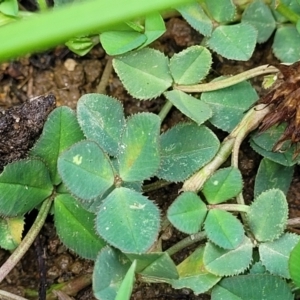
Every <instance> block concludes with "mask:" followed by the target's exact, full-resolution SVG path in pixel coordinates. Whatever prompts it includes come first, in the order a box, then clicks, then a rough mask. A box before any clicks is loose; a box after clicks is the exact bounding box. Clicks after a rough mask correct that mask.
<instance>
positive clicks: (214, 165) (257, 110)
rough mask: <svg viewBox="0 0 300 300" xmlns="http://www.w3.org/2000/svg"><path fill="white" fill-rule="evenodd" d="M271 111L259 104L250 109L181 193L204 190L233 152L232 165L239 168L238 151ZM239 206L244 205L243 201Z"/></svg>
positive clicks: (188, 181)
mask: <svg viewBox="0 0 300 300" xmlns="http://www.w3.org/2000/svg"><path fill="white" fill-rule="evenodd" d="M269 111H270V107H269V106H266V105H265V104H259V105H257V106H255V107H253V108H252V109H250V110H249V111H248V113H247V114H246V115H245V116H244V118H243V119H242V120H241V122H240V123H239V124H238V125H237V126H236V127H235V129H234V130H233V131H232V132H231V133H230V134H229V136H228V137H227V138H226V139H225V140H224V141H223V143H222V144H221V147H220V149H219V151H218V153H217V154H216V156H215V157H214V158H213V160H212V161H211V162H209V163H208V164H207V165H206V166H204V167H203V168H202V169H201V170H200V171H198V172H197V173H196V174H194V175H193V176H192V177H190V178H189V179H188V180H186V181H185V182H184V184H183V186H182V189H181V191H192V192H198V191H199V190H200V189H201V188H202V186H203V184H204V183H205V181H206V180H207V179H208V178H209V177H210V176H211V175H212V174H213V173H214V172H215V171H216V170H217V169H218V168H219V167H220V166H221V165H222V164H223V163H224V162H225V161H226V159H227V158H228V157H229V155H230V154H231V152H232V151H233V155H232V156H233V158H232V164H233V165H234V166H236V167H237V165H238V150H239V148H240V145H241V142H242V141H243V140H244V139H245V137H246V136H247V135H248V134H249V133H250V132H251V131H253V130H255V129H256V128H257V127H258V126H259V124H260V122H261V121H262V119H263V118H264V117H265V115H266V114H267V113H268V112H269ZM239 204H244V203H243V201H242V200H241V199H240V201H239Z"/></svg>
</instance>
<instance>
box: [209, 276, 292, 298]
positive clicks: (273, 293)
mask: <svg viewBox="0 0 300 300" xmlns="http://www.w3.org/2000/svg"><path fill="white" fill-rule="evenodd" d="M211 299H212V300H256V299H257V300H258V299H264V300H283V299H284V300H292V299H294V297H293V295H292V292H291V289H290V287H289V285H288V284H287V282H286V281H284V280H282V279H281V278H279V277H276V276H273V275H269V274H262V275H239V276H234V277H229V278H224V279H223V280H221V281H220V282H219V283H218V284H217V285H216V286H215V287H214V288H213V289H212V293H211Z"/></svg>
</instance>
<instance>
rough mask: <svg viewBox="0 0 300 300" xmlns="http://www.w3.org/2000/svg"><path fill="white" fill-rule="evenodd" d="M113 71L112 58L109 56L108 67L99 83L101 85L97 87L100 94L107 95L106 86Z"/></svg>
mask: <svg viewBox="0 0 300 300" xmlns="http://www.w3.org/2000/svg"><path fill="white" fill-rule="evenodd" d="M112 69H113V66H112V57H110V56H107V61H106V65H105V68H104V71H103V73H102V76H101V79H100V82H99V84H98V86H97V93H99V94H106V92H105V89H106V86H107V84H108V81H109V77H110V75H111V73H112Z"/></svg>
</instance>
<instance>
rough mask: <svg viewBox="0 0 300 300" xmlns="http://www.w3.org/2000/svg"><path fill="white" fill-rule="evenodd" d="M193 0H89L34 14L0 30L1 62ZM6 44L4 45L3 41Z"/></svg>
mask: <svg viewBox="0 0 300 300" xmlns="http://www.w3.org/2000/svg"><path fill="white" fill-rule="evenodd" d="M192 1H193V0H164V1H161V0H151V1H140V0H127V1H124V0H111V1H99V0H89V1H80V2H76V3H71V4H66V5H63V6H62V7H59V8H55V9H52V10H50V9H49V10H47V11H46V12H43V13H37V14H36V15H35V16H32V17H31V18H28V19H26V20H19V21H16V22H14V23H11V24H8V25H6V26H3V27H1V28H0V41H2V42H1V47H0V61H5V60H8V59H11V58H16V57H18V56H21V55H24V54H27V53H31V52H36V51H42V50H46V49H48V48H51V47H54V46H56V45H59V44H63V43H65V42H66V41H68V40H69V39H71V38H73V37H76V36H81V35H87V34H92V33H99V32H103V31H105V30H108V29H109V28H111V27H112V26H113V25H116V24H120V23H122V22H124V21H128V20H133V19H135V18H137V17H141V16H145V15H147V14H150V13H153V12H156V11H162V10H167V9H170V8H171V7H176V6H178V5H181V4H184V3H188V2H192ZM4 41H5V42H4Z"/></svg>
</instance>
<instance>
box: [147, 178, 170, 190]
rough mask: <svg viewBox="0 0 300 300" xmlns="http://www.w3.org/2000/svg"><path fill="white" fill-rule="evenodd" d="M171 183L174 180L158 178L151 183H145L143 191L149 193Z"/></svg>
mask: <svg viewBox="0 0 300 300" xmlns="http://www.w3.org/2000/svg"><path fill="white" fill-rule="evenodd" d="M170 184H172V182H170V181H166V180H157V181H155V182H153V183H149V184H146V185H144V186H143V192H144V193H148V192H151V191H155V190H158V189H161V188H163V187H165V186H168V185H170Z"/></svg>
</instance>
